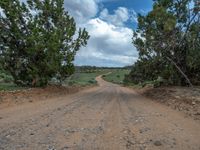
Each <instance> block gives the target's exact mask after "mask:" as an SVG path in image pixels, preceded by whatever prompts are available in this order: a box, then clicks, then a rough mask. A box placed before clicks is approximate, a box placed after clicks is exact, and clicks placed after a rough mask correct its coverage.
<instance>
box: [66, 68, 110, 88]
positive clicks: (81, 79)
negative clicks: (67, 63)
mask: <svg viewBox="0 0 200 150" xmlns="http://www.w3.org/2000/svg"><path fill="white" fill-rule="evenodd" d="M107 72H108V71H105V70H102V71H98V72H93V73H82V72H81V73H75V74H73V75H72V76H71V77H70V78H69V79H67V80H66V82H65V83H66V85H69V86H73V85H78V86H87V85H95V84H97V82H96V80H95V78H96V77H97V76H99V75H102V74H105V73H107Z"/></svg>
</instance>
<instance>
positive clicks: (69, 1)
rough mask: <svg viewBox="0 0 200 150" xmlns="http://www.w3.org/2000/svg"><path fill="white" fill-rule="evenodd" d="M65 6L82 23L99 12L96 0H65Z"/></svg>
mask: <svg viewBox="0 0 200 150" xmlns="http://www.w3.org/2000/svg"><path fill="white" fill-rule="evenodd" d="M65 8H66V10H67V11H68V12H69V13H70V14H71V15H72V16H73V17H74V18H75V20H76V22H77V23H81V24H82V23H85V22H87V21H88V20H89V19H90V18H92V17H95V16H96V14H97V12H98V4H97V2H96V1H95V0H65Z"/></svg>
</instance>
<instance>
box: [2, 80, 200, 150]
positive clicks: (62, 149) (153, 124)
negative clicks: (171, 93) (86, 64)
mask: <svg viewBox="0 0 200 150" xmlns="http://www.w3.org/2000/svg"><path fill="white" fill-rule="evenodd" d="M97 80H98V82H99V85H100V86H99V87H95V88H91V89H88V90H84V91H82V92H79V93H76V94H73V95H68V96H65V97H64V96H63V97H59V98H57V99H50V100H48V101H41V102H39V101H38V102H33V103H27V104H22V105H20V106H13V107H9V108H5V109H1V110H0V150H1V149H2V150H67V149H69V150H96V149H99V150H126V149H130V150H145V149H148V150H169V149H178V150H190V149H191V150H200V124H199V122H196V121H194V120H192V119H190V118H186V117H185V116H184V114H182V113H180V112H177V111H175V110H172V109H170V108H168V107H166V106H163V105H162V104H159V103H156V102H153V101H150V100H148V99H145V98H144V97H142V96H140V95H138V94H136V93H135V92H134V91H133V90H130V89H127V88H124V87H120V86H118V85H115V84H112V83H108V82H105V81H103V80H102V79H101V78H100V77H98V78H97Z"/></svg>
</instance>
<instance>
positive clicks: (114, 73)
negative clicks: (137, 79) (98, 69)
mask: <svg viewBox="0 0 200 150" xmlns="http://www.w3.org/2000/svg"><path fill="white" fill-rule="evenodd" d="M129 73H130V70H129V69H123V68H122V69H112V70H110V73H109V74H107V75H103V76H102V77H103V79H104V80H106V81H108V82H113V83H116V84H124V78H125V76H126V75H128V74H129Z"/></svg>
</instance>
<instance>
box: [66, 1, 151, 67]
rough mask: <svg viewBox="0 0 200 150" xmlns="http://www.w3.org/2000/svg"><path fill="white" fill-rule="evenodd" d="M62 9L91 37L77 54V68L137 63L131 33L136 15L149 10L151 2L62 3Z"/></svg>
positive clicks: (135, 22)
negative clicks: (79, 66)
mask: <svg viewBox="0 0 200 150" xmlns="http://www.w3.org/2000/svg"><path fill="white" fill-rule="evenodd" d="M65 8H66V10H67V11H69V13H70V14H71V15H72V16H73V17H74V18H75V20H76V22H77V25H78V26H79V27H85V28H86V29H87V31H88V32H89V34H90V36H91V37H90V39H89V41H88V45H87V46H86V47H83V48H81V50H80V51H79V52H78V53H77V55H76V58H75V64H76V65H96V66H112V67H115V66H126V65H131V64H133V63H134V61H136V60H137V56H138V54H137V51H136V49H135V47H134V46H133V45H132V43H131V42H132V41H131V38H132V34H133V31H132V30H133V29H134V28H136V26H137V18H136V17H137V13H146V12H148V11H150V10H151V8H152V1H151V0H65Z"/></svg>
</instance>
